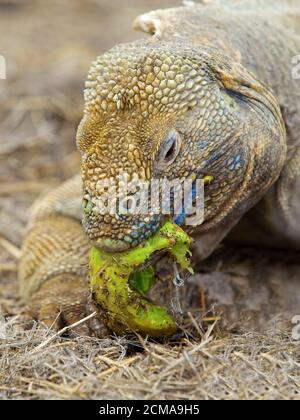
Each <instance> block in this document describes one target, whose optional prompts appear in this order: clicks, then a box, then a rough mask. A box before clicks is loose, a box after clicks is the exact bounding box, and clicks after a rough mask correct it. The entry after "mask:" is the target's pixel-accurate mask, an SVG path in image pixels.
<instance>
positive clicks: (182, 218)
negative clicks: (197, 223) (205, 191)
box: [173, 182, 197, 226]
mask: <svg viewBox="0 0 300 420" xmlns="http://www.w3.org/2000/svg"><path fill="white" fill-rule="evenodd" d="M196 195H197V186H196V183H195V182H194V183H193V186H192V192H191V200H194V199H195V198H196ZM185 219H186V211H185V208H184V207H183V209H182V213H181V214H179V215H177V216H176V217H175V218H174V220H173V222H174V223H175V224H176V225H178V226H182V225H183V223H184V221H185Z"/></svg>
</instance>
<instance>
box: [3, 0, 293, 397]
mask: <svg viewBox="0 0 300 420" xmlns="http://www.w3.org/2000/svg"><path fill="white" fill-rule="evenodd" d="M180 3H181V2H180V1H179V0H178V1H177V0H161V1H159V0H127V1H116V0H114V1H112V0H85V1H80V0H64V1H62V0H51V1H50V2H46V1H42V0H40V1H38V0H36V1H35V0H0V33H1V36H0V54H1V55H2V56H3V57H5V59H6V64H7V78H6V80H0V113H1V122H0V399H45V398H47V399H122V398H124V399H159V398H165V399H216V398H224V399H237V398H240V399H241V398H243V399H300V345H299V341H298V342H297V341H295V340H293V334H292V331H293V324H292V319H293V317H294V316H295V315H300V280H299V277H300V276H299V275H300V258H299V253H298V254H297V253H284V252H279V251H276V252H271V251H267V250H259V249H240V248H239V249H238V248H235V247H233V246H230V245H224V246H222V247H221V248H220V250H219V251H218V252H217V253H216V254H215V255H214V256H213V257H212V258H211V259H210V260H209V261H207V262H206V263H205V264H203V266H202V267H201V269H200V270H199V272H198V273H197V274H196V275H195V276H193V277H192V278H190V279H188V281H187V283H188V284H186V285H185V287H184V288H182V289H180V291H179V294H180V302H181V305H182V307H183V310H184V313H185V316H184V317H183V318H182V319H179V320H178V321H179V323H180V325H181V330H182V334H181V335H179V336H178V337H177V340H175V339H174V340H173V341H172V342H165V343H163V342H153V341H146V342H145V341H143V340H142V338H140V337H136V336H134V337H128V338H125V337H124V338H118V337H109V338H107V339H105V340H97V339H96V338H88V337H78V336H76V335H73V336H71V337H66V336H64V335H62V336H54V335H53V333H52V332H51V331H47V330H46V329H45V328H44V327H43V326H41V325H38V324H34V325H33V327H32V328H31V329H26V328H25V324H24V319H23V318H22V311H23V307H22V305H21V304H20V301H19V297H18V283H17V267H18V259H19V257H20V247H21V243H22V237H23V235H24V232H25V227H26V223H27V221H28V218H29V215H30V208H31V206H32V204H33V202H34V200H35V199H36V198H38V197H39V196H40V195H41V194H43V193H45V191H47V190H49V189H50V188H52V187H54V186H56V185H59V183H61V181H63V180H65V179H67V178H68V177H70V176H71V175H72V174H74V173H76V172H77V171H78V168H79V156H78V153H77V151H76V148H75V133H76V128H77V125H78V122H79V120H80V118H81V114H82V107H83V102H82V90H83V83H84V80H85V77H86V74H87V72H88V69H89V66H90V63H91V61H92V60H93V59H94V58H95V57H96V56H97V55H99V54H100V53H101V52H103V51H105V50H106V49H108V48H109V47H112V46H113V45H114V44H116V43H120V42H126V41H130V40H133V39H136V38H137V37H138V36H142V35H139V34H135V33H134V32H133V31H132V30H131V22H132V21H133V19H134V17H135V16H136V15H138V14H139V13H142V12H144V11H148V10H151V9H153V8H157V7H167V6H175V5H179V4H180ZM168 293H171V296H169V298H168V299H169V300H170V301H171V300H172V299H173V300H174V290H172V291H171V292H170V291H169V292H168Z"/></svg>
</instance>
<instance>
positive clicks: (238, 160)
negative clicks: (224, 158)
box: [228, 155, 243, 171]
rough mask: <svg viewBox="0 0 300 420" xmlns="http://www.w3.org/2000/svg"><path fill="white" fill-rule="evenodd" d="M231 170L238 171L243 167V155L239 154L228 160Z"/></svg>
mask: <svg viewBox="0 0 300 420" xmlns="http://www.w3.org/2000/svg"><path fill="white" fill-rule="evenodd" d="M228 165H229V170H230V171H236V170H238V169H241V168H242V167H243V160H242V156H241V155H237V156H235V157H234V158H231V159H229V161H228Z"/></svg>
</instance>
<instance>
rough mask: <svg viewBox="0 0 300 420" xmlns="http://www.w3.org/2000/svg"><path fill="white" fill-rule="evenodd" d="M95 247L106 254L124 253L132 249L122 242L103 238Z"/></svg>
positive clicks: (95, 243) (96, 242)
mask: <svg viewBox="0 0 300 420" xmlns="http://www.w3.org/2000/svg"><path fill="white" fill-rule="evenodd" d="M93 245H94V246H95V247H96V248H98V249H101V250H103V251H105V252H124V251H127V250H128V249H130V244H129V243H126V242H124V241H121V240H115V239H109V238H101V239H98V240H97V241H95V242H94V243H93Z"/></svg>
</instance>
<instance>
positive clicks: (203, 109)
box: [19, 0, 300, 334]
mask: <svg viewBox="0 0 300 420" xmlns="http://www.w3.org/2000/svg"><path fill="white" fill-rule="evenodd" d="M134 27H135V28H136V29H139V30H142V31H144V32H146V33H148V34H150V35H151V36H150V37H148V38H146V39H142V40H138V41H136V42H133V43H131V44H124V45H119V46H116V47H114V48H113V49H111V50H110V51H108V52H107V53H105V54H103V55H101V56H100V57H98V58H97V59H96V61H95V62H94V63H93V64H92V67H91V70H90V72H89V76H88V80H87V82H86V88H85V110H84V116H83V119H82V121H81V123H80V126H79V129H78V134H77V147H78V149H79V152H80V153H81V158H82V164H81V175H77V176H75V177H74V178H72V179H71V180H69V181H67V182H66V183H64V184H63V185H62V186H60V187H59V188H57V189H56V190H55V191H53V192H51V193H50V194H49V195H47V196H46V197H45V198H44V199H42V200H40V201H39V202H38V203H37V204H36V206H35V209H34V212H33V216H32V219H31V222H30V225H29V228H28V233H27V235H26V237H25V241H24V246H23V252H22V258H21V263H20V270H19V275H20V285H21V295H22V298H23V299H24V300H25V301H26V302H27V303H28V304H29V305H30V307H31V311H32V312H31V313H32V316H33V317H35V318H37V319H39V320H40V321H42V322H44V323H45V324H47V325H48V326H50V325H53V324H54V323H55V321H56V325H57V327H59V326H61V324H62V323H64V324H72V323H73V322H75V321H78V320H79V319H81V318H83V317H84V316H85V315H86V314H87V313H89V311H90V308H89V305H88V304H87V302H88V295H89V285H88V280H87V258H88V252H89V249H90V247H91V244H92V245H95V246H97V247H99V248H101V249H105V250H106V251H114V252H115V251H122V250H125V249H128V248H130V247H133V246H136V245H137V244H139V243H140V242H141V241H143V240H145V238H148V237H150V236H151V235H153V233H154V232H155V231H156V230H157V229H158V228H159V227H160V226H161V225H162V223H163V220H164V217H163V216H162V215H148V216H147V217H138V216H132V215H131V216H130V215H128V216H124V215H123V217H119V215H117V214H116V215H108V214H106V215H101V210H100V209H99V208H98V207H97V203H98V202H97V196H98V193H99V191H98V189H97V188H98V183H99V181H101V180H102V179H104V178H111V177H113V178H114V177H116V176H117V175H118V174H119V172H120V170H123V171H125V172H127V173H129V175H130V174H138V176H139V177H140V178H141V179H142V180H149V179H150V178H153V177H154V178H157V177H166V178H168V179H173V178H181V179H184V178H187V177H190V176H197V177H200V178H203V177H205V176H209V177H210V179H211V180H212V182H210V183H208V184H207V185H206V187H205V219H204V223H202V224H201V225H200V226H197V227H193V229H192V230H190V233H191V234H192V236H193V238H194V241H195V242H194V249H193V255H194V258H195V261H196V262H199V261H201V260H203V259H204V258H206V257H207V256H208V255H210V254H211V253H212V252H213V251H214V250H215V249H216V247H217V246H218V245H219V243H220V242H221V241H222V240H223V239H224V238H225V237H227V236H228V235H230V236H231V237H232V238H234V239H235V240H239V241H243V242H247V243H252V244H263V245H267V246H270V245H271V246H278V247H284V248H294V249H299V248H300V216H299V208H298V205H300V80H298V77H297V73H298V72H297V68H296V66H297V56H298V58H299V54H300V4H299V0H285V1H284V0H255V1H254V0H245V1H238V0H231V1H230V0H215V1H214V0H213V1H210V2H208V1H203V2H202V3H201V4H194V3H193V2H186V5H185V6H184V7H180V8H174V9H168V10H157V11H153V12H150V13H146V14H145V15H142V16H140V17H138V18H137V20H136V21H135V23H134ZM82 197H83V207H84V209H83V210H84V211H83V213H84V216H83V227H82V224H81V219H82V208H81V202H82ZM183 226H184V223H183ZM102 328H104V325H103V322H102V318H101V315H99V317H98V318H94V319H93V320H92V321H91V323H90V324H89V325H87V324H85V325H83V326H81V332H82V333H90V332H91V331H94V332H95V333H98V334H101V332H103V330H102Z"/></svg>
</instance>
